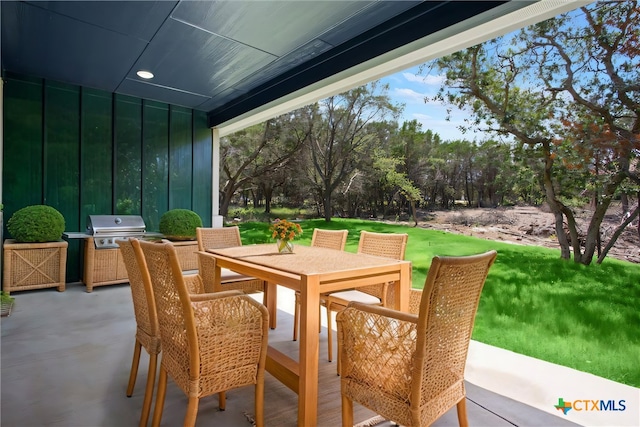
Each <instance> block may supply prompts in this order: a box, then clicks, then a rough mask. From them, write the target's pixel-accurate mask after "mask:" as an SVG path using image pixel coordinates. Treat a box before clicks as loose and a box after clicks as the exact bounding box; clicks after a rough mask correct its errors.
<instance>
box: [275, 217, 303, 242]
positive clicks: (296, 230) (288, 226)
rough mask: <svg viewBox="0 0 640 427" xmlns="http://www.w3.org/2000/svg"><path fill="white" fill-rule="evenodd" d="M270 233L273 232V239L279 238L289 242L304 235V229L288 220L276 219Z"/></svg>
mask: <svg viewBox="0 0 640 427" xmlns="http://www.w3.org/2000/svg"><path fill="white" fill-rule="evenodd" d="M269 231H271V238H272V239H275V238H278V239H280V240H283V241H286V242H288V241H290V240H293V239H295V238H296V236H298V235H300V234H302V227H300V224H296V223H294V222H291V221H287V220H286V219H276V220H275V221H274V222H273V223H272V224H271V226H270V227H269Z"/></svg>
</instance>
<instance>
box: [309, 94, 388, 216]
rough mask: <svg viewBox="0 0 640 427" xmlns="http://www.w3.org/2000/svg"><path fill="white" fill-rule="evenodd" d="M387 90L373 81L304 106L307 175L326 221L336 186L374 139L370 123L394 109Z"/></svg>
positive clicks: (330, 212)
mask: <svg viewBox="0 0 640 427" xmlns="http://www.w3.org/2000/svg"><path fill="white" fill-rule="evenodd" d="M387 90H388V86H387V85H380V84H379V83H378V82H373V83H369V84H367V85H365V86H361V87H358V88H355V89H352V90H350V91H348V92H345V93H341V94H339V95H336V96H332V97H330V98H327V99H325V100H323V101H322V102H321V103H316V104H313V105H311V106H308V107H306V108H305V109H304V111H305V112H306V119H307V122H308V124H309V129H311V132H310V134H309V138H310V146H309V150H308V156H309V159H310V162H311V163H310V168H309V170H308V177H309V181H310V182H311V184H312V187H313V188H314V190H315V193H316V194H317V195H318V197H319V199H320V201H321V205H322V206H321V208H322V213H323V215H324V218H325V220H326V221H331V216H332V215H333V205H332V199H333V196H334V193H335V191H336V189H337V188H338V187H339V186H340V185H341V184H342V183H343V182H344V181H345V180H346V179H347V177H349V176H350V175H351V174H352V173H353V172H354V171H355V170H356V169H357V168H358V162H359V159H358V155H359V153H362V152H365V151H367V150H368V149H369V148H370V146H371V145H372V144H373V143H374V142H375V141H376V137H375V136H376V133H375V132H374V128H373V127H372V123H374V121H375V120H382V119H383V118H384V117H385V116H387V115H389V114H393V113H395V112H396V111H397V107H396V106H394V105H392V104H391V102H390V100H389V97H388V96H387V94H386V92H387Z"/></svg>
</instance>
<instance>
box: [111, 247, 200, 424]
mask: <svg viewBox="0 0 640 427" xmlns="http://www.w3.org/2000/svg"><path fill="white" fill-rule="evenodd" d="M117 243H118V246H120V252H122V259H123V261H124V265H125V268H126V269H127V276H128V278H129V285H130V288H131V296H132V297H133V298H132V299H133V312H134V316H135V319H136V342H135V346H134V350H133V360H132V362H131V371H130V373H129V383H128V384H127V397H131V396H132V395H133V389H134V388H135V385H136V377H137V376H138V366H139V364H140V353H141V350H142V348H144V349H145V350H146V352H147V353H148V354H149V368H148V371H147V385H146V388H145V393H144V400H143V403H142V413H141V415H140V426H141V427H142V426H146V425H147V421H148V420H149V413H150V411H151V400H152V397H153V386H154V384H155V377H156V370H157V363H158V354H160V351H161V347H162V346H161V343H160V329H159V326H158V316H157V313H156V303H155V300H154V298H153V286H152V284H151V278H150V277H149V272H148V270H147V263H146V261H145V258H144V255H143V253H142V250H141V249H140V244H139V242H138V240H137V239H135V238H129V239H123V240H117ZM184 279H185V284H186V286H187V289H188V291H189V293H194V294H195V293H202V290H203V286H202V281H201V280H200V277H198V276H197V275H185V276H184Z"/></svg>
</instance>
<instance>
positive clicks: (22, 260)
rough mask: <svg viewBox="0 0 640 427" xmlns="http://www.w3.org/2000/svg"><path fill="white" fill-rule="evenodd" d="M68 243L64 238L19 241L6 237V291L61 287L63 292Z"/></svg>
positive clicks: (3, 286)
mask: <svg viewBox="0 0 640 427" xmlns="http://www.w3.org/2000/svg"><path fill="white" fill-rule="evenodd" d="M68 246H69V244H68V243H67V242H65V241H59V242H46V243H16V241H15V240H13V239H7V240H6V241H5V242H4V279H3V284H2V288H3V290H4V291H5V292H13V291H26V290H31V289H42V288H58V291H59V292H63V291H64V289H65V280H66V278H65V275H66V265H67V247H68Z"/></svg>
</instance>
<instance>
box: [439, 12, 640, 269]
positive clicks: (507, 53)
mask: <svg viewBox="0 0 640 427" xmlns="http://www.w3.org/2000/svg"><path fill="white" fill-rule="evenodd" d="M639 52H640V9H639V8H638V3H637V1H627V2H597V3H595V4H592V5H589V6H586V7H582V8H580V9H579V10H578V11H576V12H573V13H568V14H564V15H560V16H559V17H556V18H553V19H550V20H547V21H544V22H541V23H539V24H536V25H533V26H531V27H528V28H525V29H523V30H521V31H520V32H519V34H516V35H513V36H507V37H505V38H499V39H495V40H491V41H489V42H486V43H484V44H482V45H478V46H474V47H472V48H469V49H466V50H464V51H461V52H457V53H455V54H453V55H450V56H447V57H444V58H441V59H439V60H437V61H436V62H435V66H436V68H438V69H440V70H444V71H445V72H446V77H447V80H446V82H445V84H444V86H443V88H442V90H441V92H440V94H439V98H440V99H441V100H445V101H447V102H449V103H451V104H454V105H457V106H458V107H461V108H462V107H467V108H469V109H470V111H471V112H472V114H473V119H472V121H471V122H470V123H469V125H470V127H473V128H476V129H481V130H483V131H490V132H495V133H497V134H503V135H505V134H509V135H512V136H513V137H514V138H515V140H516V141H517V143H518V144H520V145H526V146H529V147H530V148H532V149H534V150H535V154H537V155H538V156H539V159H540V162H541V164H542V167H541V170H542V174H541V176H540V182H541V184H542V187H543V188H544V191H545V196H546V200H547V203H548V204H549V206H550V208H551V210H552V212H553V213H554V216H555V221H556V234H557V236H558V242H559V244H560V249H561V256H562V258H565V259H568V258H570V256H571V252H572V251H573V258H574V261H575V262H579V263H583V264H586V265H588V264H590V263H591V261H592V259H593V256H594V253H595V250H596V247H599V243H600V225H601V223H602V220H603V218H604V215H605V213H606V211H607V209H608V207H609V206H610V203H611V201H612V200H613V198H614V197H617V196H619V195H620V191H621V190H622V189H623V188H625V186H627V187H629V186H630V185H629V183H632V184H633V185H631V186H630V187H632V188H633V189H634V190H635V191H637V188H638V184H640V178H639V177H638V170H637V168H633V167H631V166H632V165H634V162H635V159H636V158H637V156H638V153H639V152H640V142H639V138H640V55H638V53H639ZM580 188H581V189H582V190H584V189H585V188H586V189H590V190H591V192H592V194H593V196H592V206H593V215H592V217H591V220H590V223H589V225H588V228H587V230H586V233H585V235H584V238H582V236H581V233H580V231H579V230H578V226H577V223H576V220H575V215H574V213H573V210H572V207H571V206H570V204H569V203H568V202H569V201H570V200H571V199H572V198H574V197H575V195H576V194H577V193H578V189H580ZM565 225H566V228H567V229H568V232H567V233H565V230H564V227H565ZM615 238H617V235H616V234H614V235H613V236H612V237H611V239H613V240H614V241H615ZM609 243H611V244H612V242H609Z"/></svg>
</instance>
